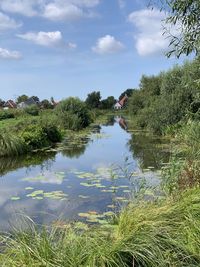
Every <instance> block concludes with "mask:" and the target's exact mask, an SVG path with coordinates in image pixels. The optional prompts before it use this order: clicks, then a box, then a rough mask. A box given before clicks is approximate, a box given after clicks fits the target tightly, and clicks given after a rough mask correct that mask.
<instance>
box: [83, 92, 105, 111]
mask: <svg viewBox="0 0 200 267" xmlns="http://www.w3.org/2000/svg"><path fill="white" fill-rule="evenodd" d="M100 100H101V94H100V92H99V91H98V92H96V91H94V92H92V93H90V94H88V95H87V98H86V100H85V103H86V104H87V105H88V106H89V107H90V108H98V107H99V105H100Z"/></svg>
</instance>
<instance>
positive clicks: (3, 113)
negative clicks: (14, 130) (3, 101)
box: [0, 110, 15, 121]
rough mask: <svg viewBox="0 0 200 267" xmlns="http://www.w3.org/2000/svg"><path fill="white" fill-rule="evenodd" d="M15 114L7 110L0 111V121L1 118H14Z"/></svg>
mask: <svg viewBox="0 0 200 267" xmlns="http://www.w3.org/2000/svg"><path fill="white" fill-rule="evenodd" d="M14 117H15V115H14V113H12V112H11V111H9V110H4V111H1V112H0V121H1V120H6V119H12V118H14Z"/></svg>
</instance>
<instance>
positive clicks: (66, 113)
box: [55, 97, 91, 130]
mask: <svg viewBox="0 0 200 267" xmlns="http://www.w3.org/2000/svg"><path fill="white" fill-rule="evenodd" d="M55 112H56V114H57V117H58V119H59V121H60V122H61V124H62V125H63V126H64V128H65V129H70V130H80V129H82V128H85V127H87V126H88V125H89V124H90V123H91V116H90V113H89V110H88V109H87V107H86V104H85V103H84V102H82V101H81V100H80V99H79V98H73V97H70V98H67V99H66V100H63V101H61V102H60V103H59V105H58V106H57V107H56V110H55Z"/></svg>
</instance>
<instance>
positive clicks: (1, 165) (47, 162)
mask: <svg viewBox="0 0 200 267" xmlns="http://www.w3.org/2000/svg"><path fill="white" fill-rule="evenodd" d="M55 155H56V152H48V153H47V152H45V153H37V154H34V153H33V154H30V155H25V156H20V157H19V156H18V157H6V158H1V159H0V176H3V175H6V174H7V173H8V172H10V171H15V170H17V169H20V168H24V167H26V168H27V171H28V170H29V169H28V168H31V167H34V166H38V165H40V166H41V170H43V169H47V170H49V169H50V167H51V166H52V164H53V162H54V161H55Z"/></svg>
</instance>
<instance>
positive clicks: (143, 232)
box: [0, 189, 200, 267]
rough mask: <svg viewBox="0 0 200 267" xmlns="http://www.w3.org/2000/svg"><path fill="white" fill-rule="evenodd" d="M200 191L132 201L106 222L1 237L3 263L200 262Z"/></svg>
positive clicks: (116, 266)
mask: <svg viewBox="0 0 200 267" xmlns="http://www.w3.org/2000/svg"><path fill="white" fill-rule="evenodd" d="M199 217H200V189H191V190H189V191H188V192H184V193H183V194H182V195H180V196H179V198H177V199H176V201H175V200H172V199H171V198H168V199H166V200H164V201H161V202H157V203H155V202H154V203H150V202H144V203H143V202H142V203H140V204H137V206H136V205H135V204H130V205H129V206H128V207H126V208H124V210H123V211H122V212H121V213H120V214H119V215H118V216H116V217H115V218H114V219H113V222H112V223H110V224H108V225H107V226H93V227H87V226H85V225H83V224H82V223H74V224H67V225H65V226H62V227H53V228H51V229H48V228H43V229H40V230H38V229H37V227H36V226H31V227H30V228H29V230H27V231H22V232H15V233H13V234H12V235H4V236H2V237H1V241H2V242H1V244H2V246H1V248H2V253H1V255H0V266H2V267H4V266H5V267H19V266H27V267H33V266H34V267H43V266H48V267H129V266H130V267H132V266H135V267H139V266H140V267H172V266H174V267H175V266H176V267H188V266H200V242H199V235H200V221H199Z"/></svg>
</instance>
